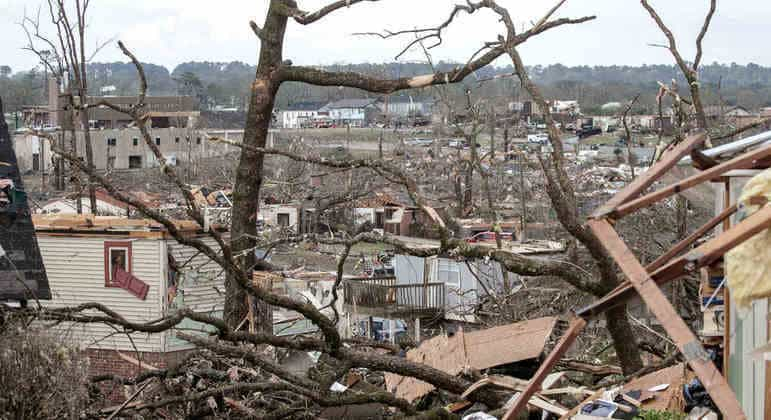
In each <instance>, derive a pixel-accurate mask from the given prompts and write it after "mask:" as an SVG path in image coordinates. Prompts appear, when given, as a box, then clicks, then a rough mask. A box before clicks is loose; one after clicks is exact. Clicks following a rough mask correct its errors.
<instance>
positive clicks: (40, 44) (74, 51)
mask: <svg viewBox="0 0 771 420" xmlns="http://www.w3.org/2000/svg"><path fill="white" fill-rule="evenodd" d="M89 4H90V0H74V2H73V1H67V0H47V13H48V18H49V19H50V23H51V26H52V27H53V28H54V34H53V35H48V34H47V33H46V32H45V29H44V27H43V23H42V21H41V11H40V9H38V12H37V14H36V15H35V16H34V17H31V16H26V15H25V16H24V18H23V20H22V23H21V26H22V28H23V29H24V31H25V34H26V35H27V45H26V47H25V49H27V50H28V51H31V52H32V53H34V54H35V55H37V56H38V58H39V59H40V60H41V62H42V63H43V65H44V66H46V68H47V69H48V70H49V71H50V73H51V75H52V77H54V78H55V79H56V81H57V85H59V86H66V87H67V90H68V91H67V92H66V93H67V95H66V97H67V100H68V103H67V105H66V109H65V110H64V112H63V115H64V118H65V119H66V120H65V121H64V125H63V127H64V128H66V129H69V132H70V135H71V147H70V148H71V150H72V151H73V152H74V154H75V155H77V154H78V153H77V141H78V140H77V135H76V131H77V128H76V127H77V126H79V127H80V131H82V133H83V137H84V145H85V158H86V164H87V165H88V166H90V167H92V168H93V167H94V149H93V143H92V142H91V131H90V126H89V92H88V75H87V66H88V63H89V61H90V60H91V59H92V58H93V56H94V55H95V54H96V53H98V52H99V50H101V49H102V48H103V47H104V46H105V45H107V42H105V43H102V44H101V45H97V46H96V47H95V48H94V50H93V51H92V52H91V53H90V54H89V53H87V51H86V50H87V47H86V40H87V36H86V33H87V28H88V19H87V14H88V8H89ZM58 111H59V110H56V112H58ZM76 172H77V171H76ZM75 176H76V178H75V179H76V181H77V182H78V184H80V182H79V179H78V178H77V173H76V174H75ZM87 189H88V197H89V204H90V209H91V212H92V213H96V211H97V207H96V189H95V186H94V185H93V184H91V183H88V185H87ZM79 190H80V187H79ZM77 210H78V213H82V210H83V206H82V201H81V195H80V193H79V194H78V199H77Z"/></svg>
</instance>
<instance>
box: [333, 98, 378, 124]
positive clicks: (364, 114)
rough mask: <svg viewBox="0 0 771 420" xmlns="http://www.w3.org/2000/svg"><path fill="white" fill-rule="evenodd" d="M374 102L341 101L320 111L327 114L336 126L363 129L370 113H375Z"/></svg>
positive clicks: (367, 100)
mask: <svg viewBox="0 0 771 420" xmlns="http://www.w3.org/2000/svg"><path fill="white" fill-rule="evenodd" d="M375 101H376V100H375V99H342V100H339V101H335V102H330V103H328V104H326V105H325V106H324V107H323V108H321V110H320V111H321V112H328V113H329V117H330V119H331V120H332V121H333V122H335V123H336V124H341V125H348V124H350V125H351V126H352V127H363V126H365V125H366V124H367V121H368V120H369V117H370V116H371V115H372V113H373V112H375V111H377V107H376V106H375Z"/></svg>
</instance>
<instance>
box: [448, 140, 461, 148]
mask: <svg viewBox="0 0 771 420" xmlns="http://www.w3.org/2000/svg"><path fill="white" fill-rule="evenodd" d="M447 146H448V147H452V148H455V149H460V148H461V147H463V140H462V139H450V140H449V141H448V142H447Z"/></svg>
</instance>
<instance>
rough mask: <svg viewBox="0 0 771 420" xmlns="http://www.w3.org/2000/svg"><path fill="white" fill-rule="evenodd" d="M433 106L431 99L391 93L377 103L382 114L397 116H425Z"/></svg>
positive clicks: (429, 113)
mask: <svg viewBox="0 0 771 420" xmlns="http://www.w3.org/2000/svg"><path fill="white" fill-rule="evenodd" d="M433 107H434V101H433V100H425V99H415V98H413V97H412V96H410V95H399V96H394V95H392V96H389V97H387V98H386V99H384V100H383V102H381V103H379V104H378V108H380V110H381V111H382V112H383V113H384V114H386V115H388V116H390V117H398V118H409V117H427V116H429V115H431V111H432V108H433Z"/></svg>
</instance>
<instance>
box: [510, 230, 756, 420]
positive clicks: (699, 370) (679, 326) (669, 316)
mask: <svg viewBox="0 0 771 420" xmlns="http://www.w3.org/2000/svg"><path fill="white" fill-rule="evenodd" d="M589 228H590V229H591V230H592V231H593V232H594V234H595V235H597V238H599V240H600V242H601V243H602V245H603V246H604V247H605V249H606V250H607V251H608V252H609V253H610V255H611V256H612V257H613V259H614V260H616V263H617V264H618V265H619V267H621V270H622V271H623V272H624V274H625V275H626V276H627V278H628V279H629V281H630V282H631V283H632V285H633V286H634V287H635V289H636V290H637V292H638V293H639V294H640V296H641V297H642V298H643V300H644V301H645V303H646V304H647V305H648V308H649V309H650V310H651V312H653V314H654V315H655V316H656V318H657V319H658V320H659V322H661V325H662V326H663V327H664V329H665V330H666V331H667V333H668V334H669V336H670V337H671V338H672V340H673V341H674V342H675V343H676V344H677V347H678V349H680V352H681V353H682V354H683V356H684V357H685V360H686V361H687V362H688V364H689V365H690V366H691V369H693V371H694V372H696V375H697V376H698V377H699V379H700V380H701V383H702V384H703V385H704V388H705V389H706V390H707V392H709V395H710V397H712V401H714V402H715V404H716V405H717V407H718V408H719V409H720V411H721V412H722V413H723V415H724V416H725V418H729V419H737V420H741V419H746V416H745V415H744V412H743V411H742V408H741V406H740V405H739V401H737V400H736V395H735V394H734V392H733V390H732V389H731V388H730V387H729V386H728V383H727V382H726V380H725V378H724V377H723V375H721V374H720V372H719V371H718V370H717V369H716V368H715V365H714V364H713V363H712V361H711V360H710V359H709V355H708V354H707V352H706V351H705V350H704V348H703V347H702V345H701V342H700V341H699V340H698V338H696V336H695V335H694V334H693V332H692V331H691V330H690V329H689V328H688V326H687V325H686V323H685V321H683V319H682V318H680V316H679V315H678V314H677V311H676V310H675V308H673V307H672V305H671V304H670V303H669V301H668V300H667V298H666V296H664V293H662V291H661V289H659V287H658V285H657V284H656V282H655V281H653V279H652V278H651V276H650V274H648V272H647V271H646V270H645V267H643V266H642V264H640V262H639V261H638V260H637V258H636V257H635V256H634V254H633V253H632V250H630V249H629V248H628V247H627V245H626V244H625V243H624V241H623V240H621V238H620V237H619V236H618V233H617V232H616V231H615V230H614V229H613V226H611V224H610V223H609V222H608V221H607V220H591V221H589ZM517 402H519V401H517Z"/></svg>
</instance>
